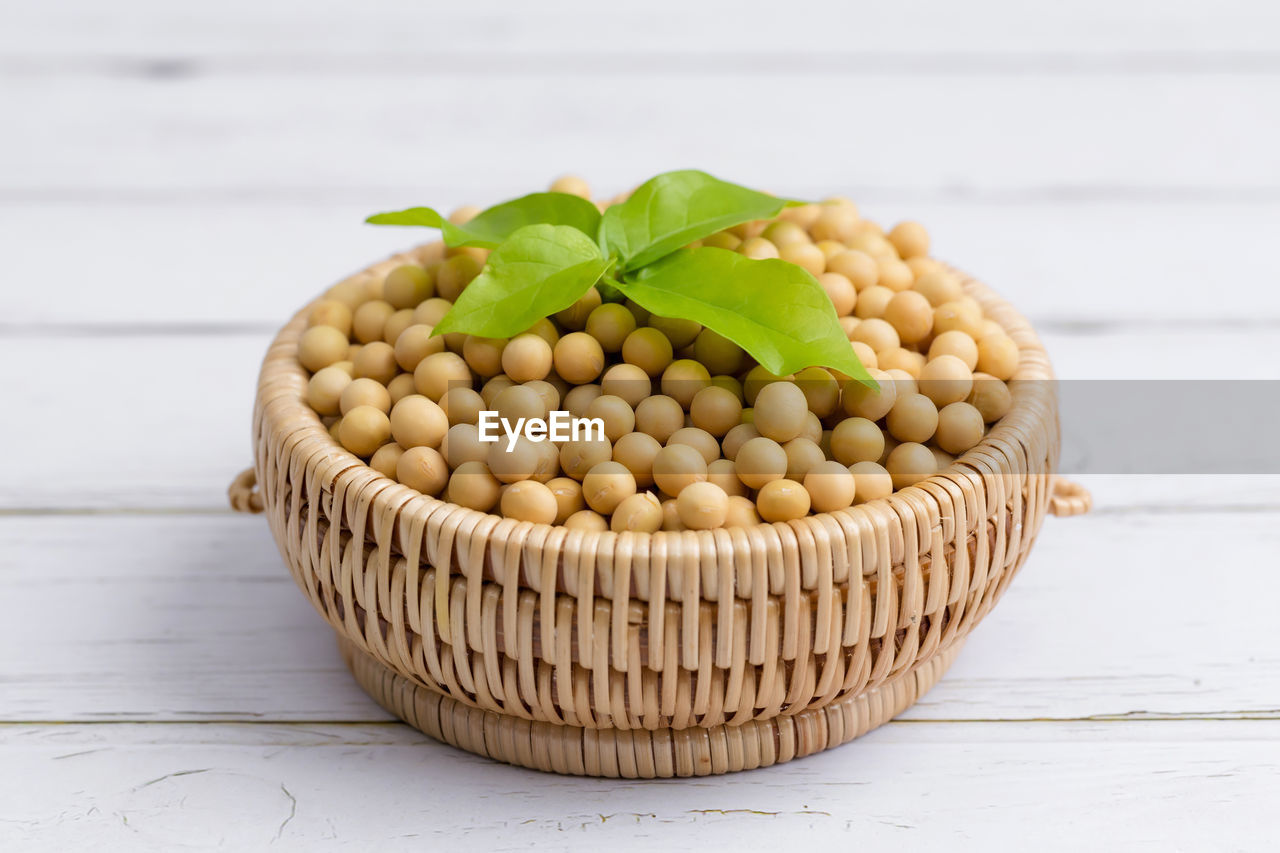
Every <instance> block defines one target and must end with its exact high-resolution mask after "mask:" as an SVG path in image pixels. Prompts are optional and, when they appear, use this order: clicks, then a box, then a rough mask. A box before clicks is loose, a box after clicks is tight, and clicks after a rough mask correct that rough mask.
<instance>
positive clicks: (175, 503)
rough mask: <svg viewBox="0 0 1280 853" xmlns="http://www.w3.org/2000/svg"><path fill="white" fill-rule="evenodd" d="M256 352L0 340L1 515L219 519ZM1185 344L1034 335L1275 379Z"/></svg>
mask: <svg viewBox="0 0 1280 853" xmlns="http://www.w3.org/2000/svg"><path fill="white" fill-rule="evenodd" d="M269 340H270V335H269V334H265V333H262V332H256V331H246V332H244V333H240V334H236V333H216V334H190V333H189V332H186V331H183V330H175V331H173V332H164V331H159V332H157V333H155V334H143V335H133V334H122V335H113V334H107V335H87V336H86V335H83V334H82V333H80V332H79V331H76V330H73V331H72V333H71V334H64V335H58V336H48V335H46V334H44V332H42V331H39V330H37V332H36V333H35V334H34V335H33V336H22V335H11V336H9V337H7V338H0V360H2V361H4V362H5V363H9V364H22V365H32V366H33V368H32V369H28V370H22V371H20V372H17V373H16V374H15V375H14V376H13V378H12V379H11V381H10V386H9V388H8V399H9V400H10V401H12V405H13V407H14V408H13V411H14V412H18V413H25V414H20V415H17V416H12V417H7V418H0V446H5V447H11V448H20V451H19V452H16V453H14V454H13V455H12V456H11V457H10V458H9V460H8V461H7V463H6V465H7V469H6V474H7V476H6V477H5V478H4V479H3V480H0V510H4V509H9V510H13V509H28V510H30V509H33V508H34V509H41V508H44V509H59V510H70V509H80V510H83V509H153V510H154V509H179V508H186V509H192V508H197V509H204V510H208V509H216V508H222V507H225V506H226V503H225V500H226V499H225V489H226V486H227V484H228V483H229V482H230V481H231V479H232V477H234V475H235V474H236V473H237V472H239V471H240V470H242V469H243V468H245V467H247V466H248V465H249V464H250V463H251V461H252V456H251V447H250V438H249V433H250V426H251V425H250V419H251V413H252V407H253V394H254V389H255V388H256V379H257V371H258V366H259V362H260V359H261V357H262V355H263V353H264V352H265V351H266V348H267V344H268V342H269ZM1187 340H1188V338H1187V332H1185V331H1184V330H1182V329H1178V328H1173V329H1160V328H1141V327H1140V328H1136V329H1134V328H1124V329H1116V328H1112V329H1104V330H1101V331H1096V332H1079V331H1073V332H1055V333H1046V334H1045V335H1044V341H1045V345H1046V346H1047V347H1048V350H1049V352H1050V353H1051V354H1052V355H1053V356H1054V358H1055V359H1056V364H1057V366H1058V370H1059V375H1060V376H1062V377H1063V378H1068V379H1094V378H1116V377H1118V376H1124V377H1126V378H1139V379H1215V378H1219V377H1221V376H1222V374H1223V373H1224V372H1225V371H1226V370H1228V369H1229V370H1230V372H1231V375H1232V378H1235V379H1275V378H1277V370H1280V365H1277V363H1276V361H1275V353H1276V351H1277V350H1278V349H1280V327H1259V328H1240V329H1224V330H1216V331H1215V330H1208V331H1203V332H1199V333H1198V334H1197V335H1196V337H1195V341H1196V350H1197V351H1198V352H1201V353H1228V352H1229V353H1231V362H1230V368H1226V367H1224V366H1222V365H1220V364H1219V363H1217V362H1215V361H1213V360H1212V359H1209V358H1193V359H1188V358H1187V357H1186V352H1187V345H1188V344H1187ZM1135 353H1138V354H1140V355H1137V356H1135ZM1119 371H1123V372H1119ZM1086 449H1087V448H1086ZM1247 451H1248V448H1240V452H1241V453H1245V452H1247ZM1074 458H1079V454H1078V453H1077V454H1076V455H1075V457H1074ZM1097 473H1108V472H1097ZM1277 479H1280V478H1276V477H1271V478H1267V477H1261V476H1259V477H1244V478H1230V477H1224V478H1219V477H1209V478H1205V481H1204V483H1203V485H1204V489H1202V490H1197V491H1194V492H1191V493H1189V492H1190V490H1175V491H1173V492H1167V491H1166V493H1165V494H1160V493H1159V492H1157V493H1156V494H1154V495H1153V494H1152V489H1151V488H1149V487H1147V486H1146V485H1144V483H1145V482H1146V481H1144V480H1142V479H1135V478H1122V479H1115V478H1113V479H1112V480H1110V481H1108V482H1109V486H1108V488H1107V490H1106V491H1104V492H1103V493H1101V494H1099V496H1098V498H1099V501H1100V504H1101V505H1104V506H1105V505H1123V504H1124V503H1126V501H1128V500H1129V497H1126V489H1129V488H1136V489H1137V490H1138V493H1137V495H1136V498H1137V500H1138V501H1139V502H1141V503H1147V502H1150V501H1151V500H1155V502H1157V503H1161V504H1166V505H1169V504H1173V505H1178V506H1183V505H1187V504H1188V503H1189V504H1197V503H1198V504H1201V505H1204V504H1209V505H1218V504H1221V503H1222V502H1223V501H1226V502H1228V503H1231V504H1235V503H1238V502H1239V501H1240V500H1241V499H1242V498H1241V497H1240V495H1241V494H1242V490H1243V494H1245V495H1247V496H1248V497H1246V498H1244V499H1245V500H1257V499H1262V500H1267V499H1268V498H1267V497H1266V496H1267V495H1268V494H1271V495H1274V491H1271V490H1273V489H1274V483H1275V482H1276V481H1277ZM1271 499H1272V500H1273V499H1274V498H1271Z"/></svg>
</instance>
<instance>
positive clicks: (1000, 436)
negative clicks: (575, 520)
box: [254, 243, 1057, 556]
mask: <svg viewBox="0 0 1280 853" xmlns="http://www.w3.org/2000/svg"><path fill="white" fill-rule="evenodd" d="M432 245H434V244H432V243H427V244H422V245H420V246H417V247H415V248H414V249H411V250H409V251H406V252H401V253H398V254H395V255H393V256H391V257H390V258H387V259H385V260H382V261H379V262H377V263H374V264H371V265H369V266H368V267H366V268H364V269H363V270H361V271H359V272H356V273H354V274H353V275H351V276H347V277H346V278H345V279H343V280H350V279H352V278H360V277H369V276H372V275H377V274H379V273H380V272H385V271H386V270H389V269H390V268H392V267H394V266H396V265H399V264H402V263H419V260H418V258H417V256H416V255H415V252H418V251H422V250H424V249H426V248H427V247H428V246H432ZM942 266H943V268H944V269H946V270H948V271H949V272H951V273H953V274H955V275H957V276H958V277H959V279H960V282H961V286H962V287H963V289H964V291H965V293H966V295H968V296H972V297H973V298H974V299H976V300H977V302H978V303H979V305H981V307H982V309H983V313H984V316H985V317H986V318H987V319H991V320H994V321H995V322H996V323H997V324H999V325H1000V326H1001V327H1002V328H1003V329H1004V330H1005V331H1006V332H1007V333H1008V334H1009V336H1010V337H1011V338H1012V339H1013V341H1014V343H1015V344H1016V345H1017V347H1018V352H1019V357H1020V358H1019V367H1018V369H1017V371H1016V372H1015V374H1014V376H1013V377H1012V379H1011V380H1010V392H1011V396H1012V405H1011V407H1010V409H1009V411H1008V412H1007V413H1006V414H1005V416H1004V417H1002V418H1001V419H1000V420H999V421H997V422H996V424H995V425H994V426H992V427H991V429H990V430H989V431H988V432H987V434H986V435H984V436H983V439H982V441H981V442H979V443H978V444H977V445H976V446H974V447H973V448H971V449H970V450H968V451H966V452H965V453H964V454H963V455H961V456H960V457H957V459H956V460H955V461H954V462H953V463H952V464H951V465H950V466H948V467H947V468H946V469H944V470H943V471H940V472H938V473H935V474H933V475H930V476H929V477H927V478H925V479H923V480H921V481H920V482H918V483H915V484H913V485H910V486H907V487H906V488H903V489H898V490H895V491H894V492H893V493H891V494H890V495H889V496H887V497H884V498H876V499H874V500H871V501H867V502H865V503H861V504H856V505H854V506H851V507H848V508H845V509H841V510H835V511H833V512H824V513H815V514H811V515H808V516H805V517H804V518H800V519H795V520H792V521H785V522H764V521H762V522H761V523H760V524H758V525H754V526H752V527H745V528H719V529H716V530H698V531H693V530H681V531H669V530H659V531H656V532H653V533H649V532H637V531H623V532H616V531H612V530H603V531H586V530H570V529H568V528H565V527H564V526H562V525H553V524H545V523H541V522H529V521H515V520H513V519H508V518H504V517H502V516H499V515H496V514H494V513H488V512H480V511H479V510H474V509H470V508H468V507H463V506H460V505H458V504H454V503H450V502H449V501H446V500H443V499H441V498H435V497H432V496H430V495H424V494H422V493H421V492H419V491H417V490H416V489H412V488H410V487H409V486H405V485H403V484H401V483H399V482H397V481H395V480H392V479H391V478H389V477H387V476H385V475H383V474H381V473H380V472H378V471H376V470H374V469H373V468H372V467H370V466H369V465H368V463H366V462H365V461H364V460H363V459H361V458H360V457H358V456H356V455H355V454H353V453H351V452H350V451H348V450H347V449H346V448H344V447H342V445H341V444H339V443H338V442H337V441H335V440H334V439H333V437H332V436H331V435H330V433H329V430H328V429H327V428H326V427H325V426H324V424H323V422H322V421H321V419H320V416H319V414H317V413H316V412H315V411H314V410H313V409H312V408H311V407H310V406H309V405H307V403H306V399H305V392H306V388H307V383H308V379H309V377H308V376H307V371H306V369H305V368H304V367H303V366H302V365H301V364H300V363H299V362H298V360H297V356H296V354H297V344H298V340H299V338H300V337H301V335H302V332H303V331H305V329H306V323H307V317H308V315H309V313H310V311H311V309H312V308H313V307H314V305H315V303H316V302H317V301H319V300H321V299H323V298H324V292H321V293H320V294H318V295H317V296H316V297H315V298H314V299H312V300H310V301H309V302H307V303H306V304H305V305H304V306H303V307H302V308H300V309H299V310H298V311H297V312H296V313H295V314H294V316H293V318H292V319H291V320H290V321H289V322H288V323H286V324H285V325H284V326H283V327H281V328H280V330H279V331H278V332H277V333H276V335H275V337H274V338H273V340H272V343H271V344H270V346H269V348H268V351H267V355H266V357H265V358H264V360H263V363H262V367H261V371H260V373H259V381H258V390H257V399H256V403H255V415H254V423H255V457H256V458H255V465H258V464H260V462H261V459H260V454H259V453H258V452H257V450H258V448H257V440H258V437H259V436H261V435H273V436H275V437H276V440H277V441H280V442H282V443H284V442H287V443H289V445H290V447H289V450H288V455H289V456H290V458H292V457H293V456H294V454H296V453H298V452H299V447H300V446H301V445H303V444H304V443H305V444H312V442H315V441H319V442H321V443H322V444H323V445H325V447H324V452H325V455H326V457H327V458H328V460H329V461H330V462H332V463H334V464H332V465H331V466H330V467H328V469H327V474H326V477H325V480H324V481H323V482H322V483H320V486H321V488H322V489H323V490H324V491H325V492H330V493H331V492H332V491H333V489H334V487H335V485H336V484H337V481H338V479H339V478H341V477H344V476H346V477H351V476H352V475H353V472H354V476H355V479H356V480H358V481H359V485H358V488H357V489H356V490H358V491H360V492H361V493H362V494H365V493H367V492H368V491H372V492H373V494H372V496H371V497H370V498H369V501H370V503H369V506H368V511H369V512H370V513H371V514H372V515H373V517H379V518H381V517H384V515H383V513H388V512H389V513H392V514H393V517H395V518H396V524H397V525H399V524H401V523H402V522H405V523H407V519H408V517H409V516H415V517H418V518H419V519H420V521H421V523H422V525H423V526H424V527H425V526H428V525H429V523H430V521H431V519H432V517H433V516H437V515H439V516H440V517H441V519H443V518H444V517H449V518H456V521H455V524H456V525H457V527H456V529H458V530H459V531H460V532H461V531H462V530H470V531H472V532H473V533H476V534H480V535H495V534H498V533H500V532H501V531H503V530H506V531H508V532H509V531H512V530H516V529H524V530H525V531H526V532H527V533H526V535H527V537H530V538H529V539H528V540H526V541H536V542H541V543H542V545H543V547H552V548H554V549H555V550H557V551H562V550H564V548H565V547H566V545H568V544H569V543H571V542H574V541H577V542H579V543H580V544H581V545H582V546H588V545H590V550H591V551H593V552H595V553H599V552H601V551H602V550H603V551H604V552H606V553H612V552H613V551H615V550H616V549H617V548H618V547H619V546H620V545H623V544H624V543H625V544H626V545H627V547H631V546H632V543H634V542H635V541H636V539H637V538H640V539H644V540H647V541H648V542H649V543H650V544H651V545H655V546H658V547H659V548H661V547H662V546H663V545H664V544H665V543H675V542H676V541H677V540H688V539H689V538H690V537H691V536H693V537H697V538H698V540H699V541H700V543H702V547H698V548H695V551H702V550H704V549H705V548H706V547H709V548H710V549H711V552H710V553H707V554H705V555H704V556H711V555H712V554H714V553H715V552H716V551H718V550H719V548H720V547H722V546H723V547H729V548H733V547H734V543H733V542H731V541H730V540H738V539H739V536H737V535H735V534H736V533H741V536H743V537H745V538H746V540H747V541H748V542H752V543H753V544H756V543H758V539H759V537H760V536H761V534H763V533H764V532H765V531H768V530H777V529H778V528H790V530H791V531H792V535H794V534H795V533H798V532H800V531H801V530H803V531H805V532H807V533H808V534H810V536H813V537H821V538H823V539H826V538H828V536H829V535H830V533H831V532H832V531H833V527H834V528H849V527H857V528H862V529H863V530H867V531H869V530H871V529H875V528H876V527H878V526H879V525H880V524H883V523H884V520H886V519H889V520H898V519H899V518H900V516H901V514H902V513H904V512H906V513H911V512H913V511H914V510H913V509H912V505H917V506H918V505H919V504H920V503H921V502H923V503H924V504H926V505H933V506H934V507H937V506H938V503H939V502H938V499H937V497H936V496H935V495H934V490H939V489H941V490H945V491H948V492H951V491H953V490H954V489H956V488H963V483H961V482H960V481H967V482H970V483H972V482H974V481H975V480H976V481H981V480H982V479H984V478H986V477H989V476H1000V475H1015V474H1018V473H1022V474H1023V475H1025V474H1027V473H1028V472H1017V471H1014V470H1011V469H1010V467H1009V466H1008V465H1007V463H1006V462H1005V460H1006V458H1007V457H1006V455H1005V454H1004V453H1003V452H1001V446H1002V445H1003V446H1007V445H1008V444H1010V443H1015V444H1020V443H1025V442H1024V441H1023V439H1022V436H1023V435H1024V434H1025V432H1026V430H1027V428H1028V427H1029V426H1035V427H1039V428H1040V429H1043V428H1044V426H1046V423H1045V420H1046V418H1048V417H1052V418H1053V419H1054V420H1055V421H1056V418H1057V402H1056V391H1055V390H1054V389H1053V387H1052V386H1053V383H1052V382H1051V381H1043V380H1053V379H1054V373H1053V368H1052V365H1051V363H1050V361H1049V358H1048V354H1047V352H1046V351H1045V349H1044V346H1043V345H1042V344H1041V342H1040V339H1039V336H1038V335H1037V334H1036V332H1035V330H1034V328H1033V327H1032V325H1031V323H1030V321H1028V320H1027V319H1026V318H1025V317H1024V316H1023V315H1022V314H1021V313H1019V312H1018V311H1017V310H1016V309H1015V308H1013V306H1012V305H1011V304H1010V303H1008V302H1007V301H1005V300H1004V299H1003V298H1001V297H1000V296H998V295H997V294H996V293H995V291H993V290H991V289H990V288H989V287H988V286H987V285H985V284H983V283H982V282H981V281H979V280H977V279H976V278H974V277H972V276H970V275H968V274H967V273H965V272H963V271H961V270H959V269H957V268H955V267H954V266H951V265H949V264H946V263H942ZM1024 380H1032V381H1024ZM1036 380H1041V381H1036ZM307 439H310V440H311V441H307ZM313 446H314V445H313ZM258 473H259V479H260V480H261V474H262V472H261V470H259V472H258ZM353 485H354V483H353ZM350 490H351V489H350V487H349V488H348V491H350ZM374 490H376V491H374ZM930 515H931V516H933V517H937V515H938V513H937V512H933V513H931V514H930ZM982 517H983V514H982V513H976V514H969V524H970V525H971V526H974V527H975V528H976V525H977V524H978V523H980V522H981V520H982ZM895 526H896V525H895ZM477 528H478V529H477ZM521 538H522V539H525V538H526V537H521ZM789 538H790V537H789ZM721 543H722V544H721ZM760 544H763V543H760Z"/></svg>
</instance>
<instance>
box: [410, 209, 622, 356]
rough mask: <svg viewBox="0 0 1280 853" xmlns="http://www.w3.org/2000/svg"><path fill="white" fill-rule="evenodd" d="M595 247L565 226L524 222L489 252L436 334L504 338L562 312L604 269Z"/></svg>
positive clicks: (572, 229)
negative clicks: (464, 334) (478, 273)
mask: <svg viewBox="0 0 1280 853" xmlns="http://www.w3.org/2000/svg"><path fill="white" fill-rule="evenodd" d="M608 267H609V262H608V261H607V260H605V258H604V257H603V256H602V255H601V254H600V247H599V246H597V245H596V244H595V241H594V240H592V239H591V238H590V237H588V236H587V235H586V234H584V233H582V232H581V231H579V230H578V229H577V228H574V227H573V226H570V225H526V226H524V227H523V228H520V229H517V230H516V231H515V233H513V234H512V235H511V236H510V237H508V238H507V239H506V240H505V241H503V243H502V245H500V246H498V248H496V249H494V250H493V252H492V254H490V255H489V263H488V264H487V265H486V266H485V268H484V270H483V271H482V272H481V273H480V275H478V276H476V277H475V279H474V280H472V282H471V283H470V284H468V285H467V287H466V289H465V290H463V291H462V295H460V296H459V297H458V299H457V301H456V302H454V304H453V308H451V309H450V310H449V313H448V314H446V315H445V316H444V319H443V320H441V321H440V323H439V324H438V325H437V326H436V328H435V334H443V333H445V332H465V333H466V334H469V335H480V336H481V337H486V338H508V337H511V336H512V335H517V334H519V333H520V332H523V331H524V330H525V329H527V328H529V327H530V326H532V325H533V324H534V323H535V322H536V321H537V320H540V319H541V318H543V317H547V316H549V315H551V314H554V313H556V312H557V311H563V310H564V309H565V308H568V307H569V306H570V305H572V304H573V303H574V302H576V301H577V300H578V297H580V296H582V294H584V293H586V292H587V290H589V289H590V288H591V286H592V285H593V284H595V283H596V282H597V281H599V280H600V276H601V275H603V274H604V271H605V270H606V269H608Z"/></svg>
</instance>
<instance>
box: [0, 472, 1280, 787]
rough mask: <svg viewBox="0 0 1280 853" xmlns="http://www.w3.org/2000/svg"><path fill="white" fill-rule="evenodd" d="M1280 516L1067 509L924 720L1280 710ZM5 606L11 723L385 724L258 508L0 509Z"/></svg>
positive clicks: (918, 713) (930, 700)
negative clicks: (189, 511)
mask: <svg viewBox="0 0 1280 853" xmlns="http://www.w3.org/2000/svg"><path fill="white" fill-rule="evenodd" d="M1275 496H1277V497H1280V490H1278V491H1277V492H1275ZM1278 518H1280V507H1276V506H1273V508H1272V509H1271V510H1270V512H1253V513H1219V512H1212V511H1198V512H1197V511H1194V510H1184V511H1181V512H1177V513H1169V512H1167V511H1158V510H1156V511H1146V512H1133V513H1127V514H1107V513H1105V512H1103V513H1100V514H1098V515H1096V516H1086V517H1084V518H1080V519H1071V520H1069V521H1059V520H1053V519H1050V520H1049V521H1048V522H1047V523H1046V525H1045V528H1044V530H1043V532H1042V535H1041V538H1040V540H1039V541H1038V542H1037V543H1036V545H1035V550H1034V552H1033V554H1032V556H1031V558H1030V561H1029V563H1028V565H1027V567H1026V569H1025V571H1024V572H1023V573H1022V574H1021V575H1020V576H1019V577H1018V579H1017V581H1016V582H1015V583H1014V584H1013V585H1012V587H1011V588H1010V590H1009V592H1008V594H1007V596H1006V599H1007V600H1005V601H1002V602H1001V603H1000V604H999V606H998V607H996V608H995V609H994V610H993V611H992V613H991V614H990V615H989V616H988V617H987V619H986V621H985V622H984V623H983V624H982V625H981V626H980V627H979V628H978V629H977V631H975V632H974V634H973V635H972V636H971V637H970V638H969V640H968V643H967V647H966V648H965V650H964V652H963V653H962V654H961V655H960V658H959V660H958V662H957V663H956V664H955V666H954V667H953V668H952V670H951V672H950V673H949V674H948V675H947V676H946V677H945V678H944V679H943V680H942V682H941V683H940V684H939V685H938V686H937V687H935V688H934V690H933V691H932V692H930V693H929V694H928V695H926V696H925V697H924V699H923V700H921V702H920V703H919V704H918V705H917V706H916V707H915V708H913V709H912V710H910V711H909V712H908V714H907V717H908V718H909V719H914V720H932V721H945V720H992V719H1015V720H1016V719H1021V720H1036V719H1058V720H1071V719H1083V718H1106V719H1128V718H1143V717H1154V718H1169V717H1172V718H1198V717H1214V718H1224V719H1234V718H1240V717H1251V718H1252V717H1257V718H1267V719H1280V706H1277V704H1276V696H1277V695H1280V640H1278V639H1277V635H1276V632H1275V629H1274V625H1273V624H1272V623H1271V621H1270V620H1268V619H1265V618H1253V617H1249V616H1247V615H1244V616H1242V615H1241V609H1240V602H1241V598H1240V596H1241V590H1242V589H1247V590H1248V596H1249V598H1250V599H1251V600H1255V601H1272V600H1275V599H1276V597H1277V596H1280V575H1278V574H1277V573H1276V572H1274V571H1273V570H1272V568H1273V565H1274V558H1273V557H1274V554H1275V553H1276V549H1277V548H1280V526H1278V525H1277V524H1276V522H1277V519H1278ZM1217 579H1221V580H1220V582H1218V581H1217ZM1228 579H1229V580H1228ZM0 600H4V601H9V602H12V603H13V605H14V606H13V607H11V608H10V610H9V613H8V615H7V616H6V618H5V620H4V621H3V622H0V680H2V681H3V683H4V684H5V689H4V690H3V691H0V720H7V721H18V722H22V721H45V720H60V721H95V720H97V721H101V720H107V721H119V720H137V721H192V720H224V721H225V720H246V721H255V720H257V721H279V720H298V721H370V720H383V719H386V715H385V714H384V713H383V712H381V711H380V710H379V709H377V708H376V707H375V706H374V705H373V704H372V703H371V702H370V701H369V700H368V699H366V698H365V697H364V696H363V695H362V694H361V693H360V691H359V689H358V688H357V687H356V686H355V684H354V682H353V681H352V679H351V678H350V676H349V675H348V674H347V672H346V670H345V668H344V667H343V665H342V663H341V661H340V659H339V657H338V654H337V650H336V647H335V645H334V642H333V639H332V637H331V632H330V629H329V628H328V626H327V625H325V623H324V622H323V620H322V619H321V618H320V617H319V616H318V615H317V614H316V613H314V612H313V611H312V609H311V606H310V604H308V603H307V601H306V599H305V598H304V596H303V595H302V594H301V593H300V592H299V591H298V590H297V589H296V588H295V587H294V584H293V582H292V580H291V579H290V577H289V575H288V572H287V571H286V569H285V568H284V566H283V565H281V561H280V557H279V554H278V551H277V549H276V548H275V547H274V544H273V543H272V541H271V538H270V535H269V534H268V532H267V528H266V524H265V522H264V521H263V520H262V519H261V518H255V517H242V516H229V515H214V516H181V515H179V516H174V515H168V516H157V515H150V516H129V515H111V516H72V517H68V516H43V517H41V516H35V517H0ZM1228 629H1229V635H1230V641H1229V642H1223V641H1222V638H1223V636H1224V631H1227V630H1228ZM1242 650H1244V651H1242ZM0 802H2V799H0Z"/></svg>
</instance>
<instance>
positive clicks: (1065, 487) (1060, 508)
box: [1049, 477, 1093, 518]
mask: <svg viewBox="0 0 1280 853" xmlns="http://www.w3.org/2000/svg"><path fill="white" fill-rule="evenodd" d="M1092 506H1093V495H1091V494H1089V490H1088V489H1086V488H1085V487H1084V486H1082V485H1080V484H1079V483H1076V482H1073V481H1071V480H1068V479H1067V478H1066V477H1054V478H1053V486H1052V492H1051V493H1050V495H1049V512H1051V513H1053V514H1054V515H1055V516H1057V517H1058V518H1070V517H1071V516H1073V515H1084V514H1085V513H1086V512H1088V511H1089V509H1090V508H1091V507H1092Z"/></svg>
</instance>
